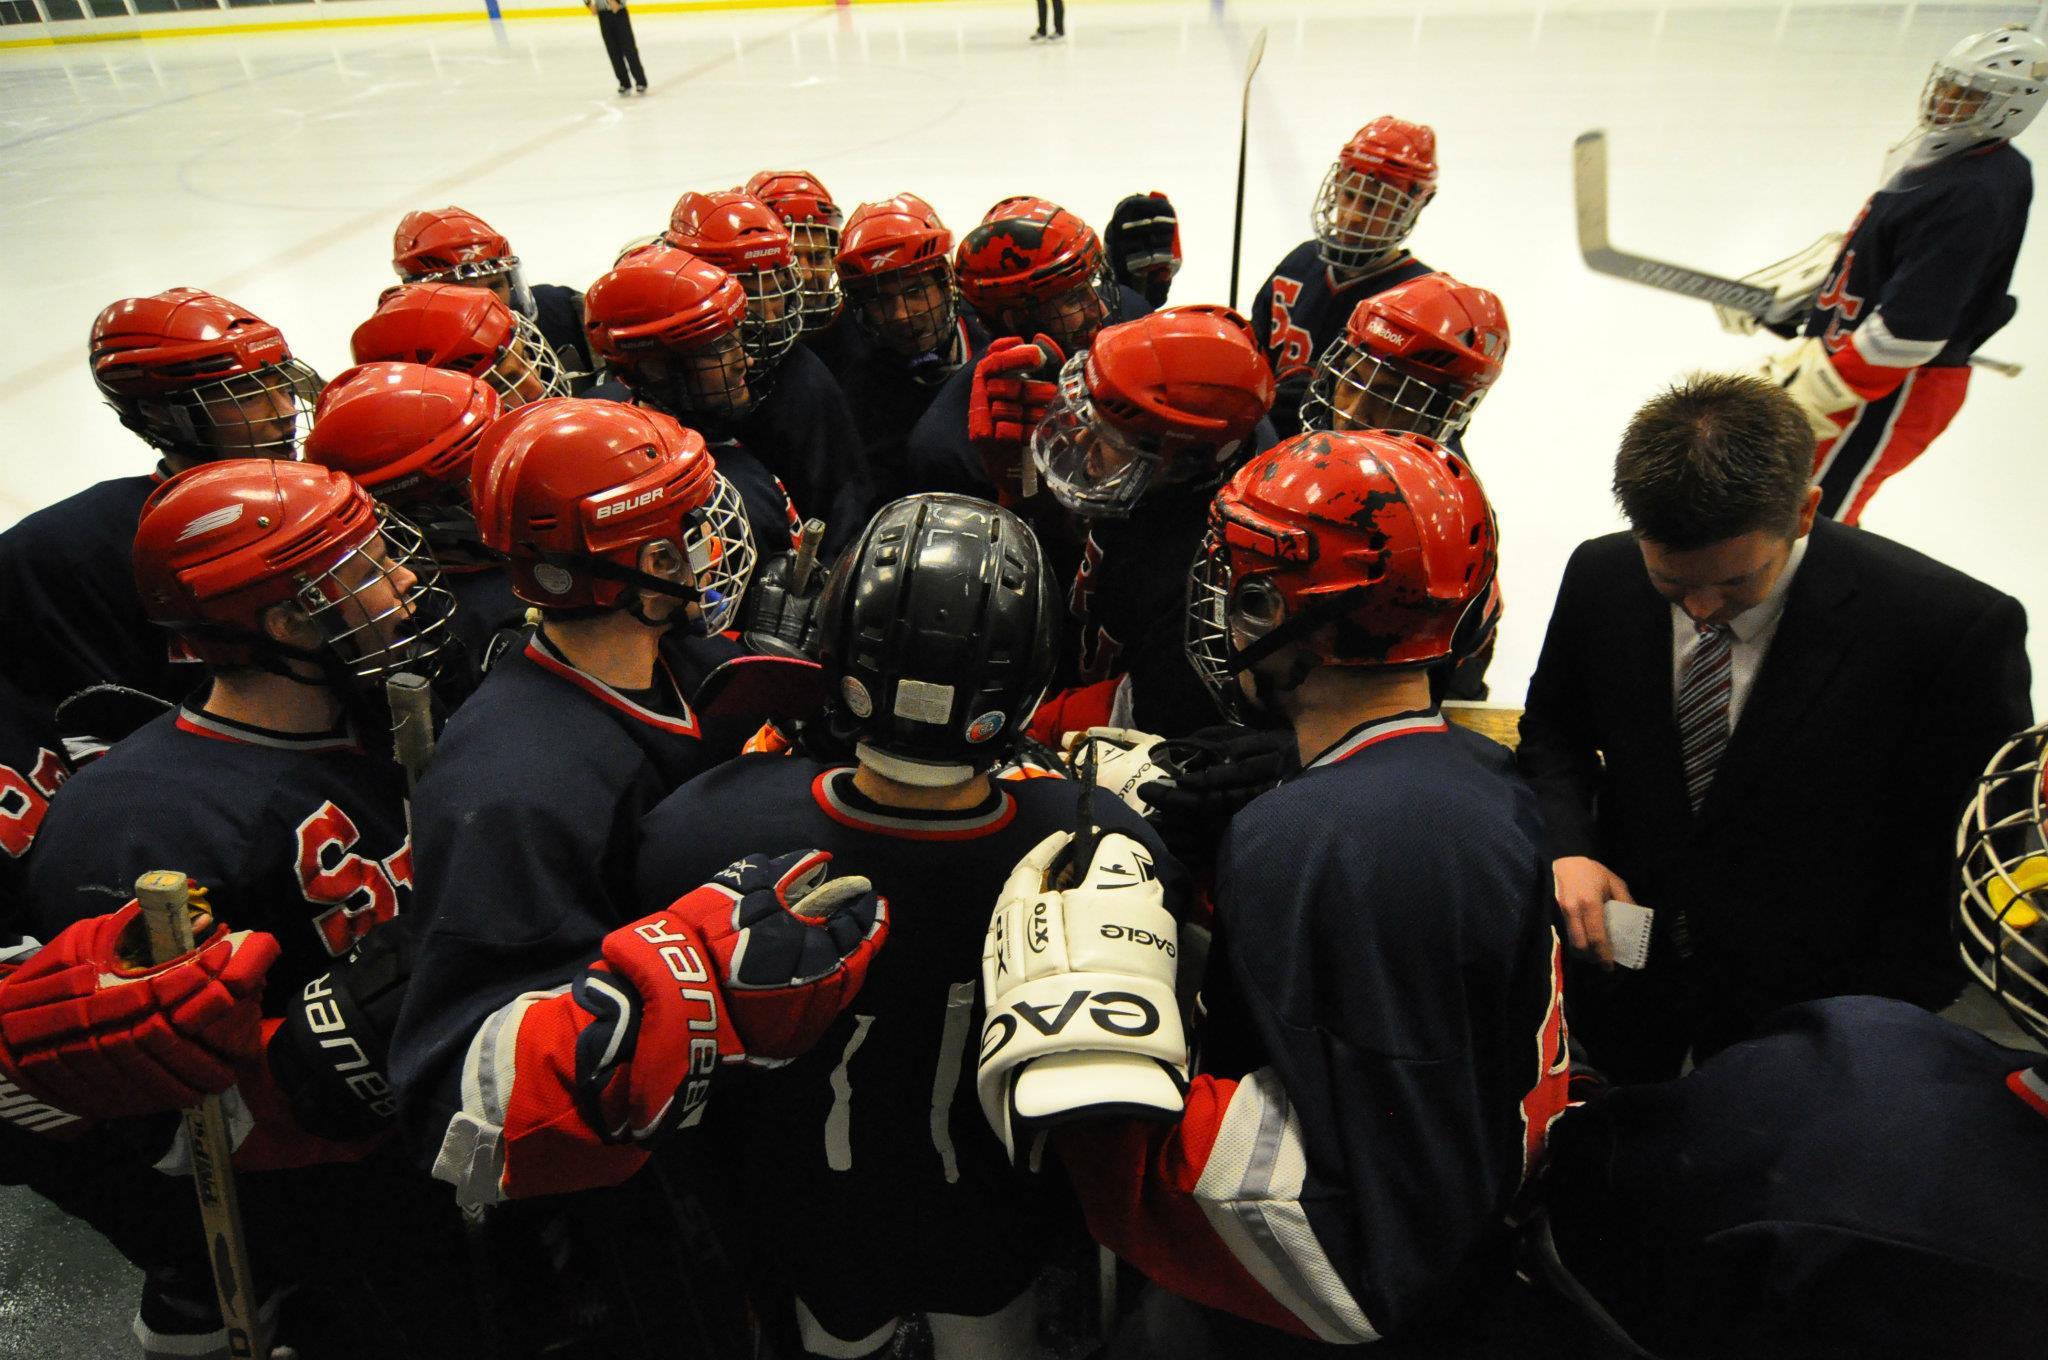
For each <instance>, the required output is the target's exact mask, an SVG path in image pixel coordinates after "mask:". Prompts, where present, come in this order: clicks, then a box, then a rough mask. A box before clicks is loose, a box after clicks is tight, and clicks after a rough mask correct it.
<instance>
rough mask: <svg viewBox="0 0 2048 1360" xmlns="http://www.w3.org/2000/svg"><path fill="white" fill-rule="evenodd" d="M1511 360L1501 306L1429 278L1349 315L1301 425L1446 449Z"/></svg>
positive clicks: (1481, 293)
mask: <svg viewBox="0 0 2048 1360" xmlns="http://www.w3.org/2000/svg"><path fill="white" fill-rule="evenodd" d="M1507 354H1508V316H1507V310H1506V309H1505V308H1504V307H1502V306H1501V302H1500V299H1499V298H1497V297H1495V296H1494V295H1493V294H1492V293H1489V292H1487V291H1486V290H1485V289H1484V288H1474V287H1473V286H1472V285H1471V284H1468V283H1460V282H1458V280H1456V279H1454V278H1452V277H1451V276H1450V275H1449V274H1425V275H1423V276H1422V277H1421V278H1419V279H1411V280H1409V281H1408V282H1407V283H1404V284H1400V285H1398V286H1397V287H1393V288H1389V289H1387V290H1386V291H1385V292H1383V293H1378V294H1375V295H1374V296H1372V297H1369V298H1366V299H1365V300H1364V301H1362V302H1360V303H1359V304H1358V305H1357V306H1356V307H1354V308H1352V310H1351V317H1350V319H1349V320H1348V321H1347V322H1346V323H1345V325H1344V333H1343V334H1342V335H1340V336H1339V337H1337V338H1336V339H1335V340H1332V341H1331V342H1330V346H1329V348H1328V349H1326V350H1324V351H1323V353H1322V356H1321V358H1320V359H1318V360H1317V363H1316V371H1315V377H1314V378H1313V379H1312V380H1311V381H1310V383H1309V387H1308V392H1307V394H1306V395H1305V396H1304V397H1303V398H1302V404H1301V422H1302V425H1303V426H1304V428H1307V429H1316V430H1354V429H1387V430H1407V431H1410V432H1411V433H1414V434H1424V435H1428V436H1429V437H1430V438H1431V439H1448V438H1449V437H1450V436H1451V435H1453V434H1457V433H1459V432H1460V431H1462V430H1463V429H1464V428H1465V426H1466V425H1467V424H1468V423H1470V421H1471V419H1472V413H1473V412H1474V411H1476V410H1477V409H1478V408H1479V402H1480V399H1481V398H1483V397H1484V396H1485V395H1486V393H1487V390H1488V389H1489V388H1491V387H1492V386H1493V385H1494V383H1495V382H1497V381H1498V380H1499V379H1500V373H1501V367H1502V365H1503V364H1504V363H1505V362H1506V360H1507Z"/></svg>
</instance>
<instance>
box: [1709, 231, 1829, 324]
mask: <svg viewBox="0 0 2048 1360" xmlns="http://www.w3.org/2000/svg"><path fill="white" fill-rule="evenodd" d="M1841 253H1842V233H1841V232H1839V231H1831V232H1827V233H1825V234H1824V235H1822V236H1821V238H1820V239H1819V240H1817V241H1815V242H1814V243H1813V244H1812V245H1810V246H1808V247H1807V248H1806V249H1804V250H1802V251H1800V252H1799V253H1798V254H1796V255H1788V256H1786V257H1785V258H1784V259H1782V260H1779V261H1778V262H1777V263H1776V264H1767V265H1765V266H1764V267H1763V268H1762V269H1759V270H1756V271H1755V272H1753V273H1749V274H1744V275H1743V276H1742V281H1743V282H1744V283H1753V284H1755V285H1756V286H1757V287H1759V288H1768V289H1770V290H1771V291H1772V292H1773V294H1774V295H1775V297H1774V300H1773V301H1772V303H1771V305H1770V307H1769V309H1768V310H1766V311H1765V312H1764V314H1763V315H1762V316H1757V315H1754V314H1753V313H1750V312H1745V311H1743V310H1741V309H1740V308H1736V307H1723V306H1722V305H1721V304H1719V303H1718V302H1717V303H1715V304H1714V315H1715V317H1717V318H1718V319H1719V320H1720V322H1721V329H1722V330H1724V331H1727V332H1728V333H1729V334H1730V335H1754V334H1755V333H1756V332H1757V330H1758V329H1759V328H1765V327H1768V328H1769V329H1771V330H1777V329H1778V327H1780V326H1784V325H1787V324H1788V323H1797V322H1798V321H1799V319H1800V318H1801V317H1803V316H1804V315H1805V314H1806V312H1807V311H1808V309H1810V308H1811V307H1812V306H1813V299H1814V295H1815V294H1817V293H1819V292H1820V290H1821V285H1822V284H1824V283H1826V282H1827V280H1828V273H1829V271H1831V270H1832V269H1833V268H1834V267H1835V257H1836V256H1838V255H1840V254H1841ZM1789 333H1790V332H1780V334H1789Z"/></svg>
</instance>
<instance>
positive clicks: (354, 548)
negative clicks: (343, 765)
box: [135, 458, 453, 680]
mask: <svg viewBox="0 0 2048 1360" xmlns="http://www.w3.org/2000/svg"><path fill="white" fill-rule="evenodd" d="M135 583H136V586H137V589H138V590H139V592H140V594H141V597H142V605H143V609H144V610H145V612H147V614H148V615H149V617H150V619H151V620H152V621H153V622H155V623H158V624H161V625H163V626H165V627H167V628H170V629H172V630H173V631H174V632H176V633H177V634H178V635H179V637H180V638H181V639H182V640H183V642H184V643H185V645H186V646H187V647H188V648H189V649H190V650H191V651H192V652H193V653H195V654H196V655H198V656H199V657H200V658H201V659H202V660H204V661H206V662H208V663H210V664H212V665H216V666H250V665H266V664H267V665H269V666H272V667H274V666H276V665H278V664H280V663H279V658H282V657H293V658H298V659H304V660H314V659H318V660H323V661H327V660H332V661H336V662H339V664H340V665H342V666H343V667H345V668H346V669H347V670H348V671H349V672H350V673H352V674H353V675H354V676H355V677H356V678H358V679H360V680H375V679H379V678H381V677H383V676H386V675H389V674H391V673H393V672H395V671H400V670H410V671H414V672H416V673H422V674H431V671H432V666H433V663H434V660H435V658H436V657H437V656H438V654H439V653H440V651H441V649H442V647H443V646H444V645H445V644H446V640H447V629H448V619H449V616H450V614H451V613H452V611H453V600H452V598H451V597H450V596H449V594H448V593H447V591H445V590H443V589H442V588H441V586H440V584H439V575H438V572H437V571H436V569H435V567H434V564H433V559H432V557H431V556H429V555H428V554H427V553H426V552H425V551H424V550H423V548H422V545H421V542H420V536H419V532H418V531H417V530H416V529H414V528H413V527H412V526H411V525H410V524H408V523H407V522H406V521H405V520H403V519H401V518H400V517H398V516H397V515H395V514H393V513H392V512H391V511H390V510H389V509H387V508H384V507H380V506H379V505H377V504H376V502H375V501H373V500H372V499H371V498H370V494H369V493H368V492H367V491H365V490H364V489H363V488H362V487H361V486H360V485H358V484H357V483H356V482H355V481H354V480H353V479H352V478H350V477H349V476H348V475H347V474H346V473H342V472H336V471H334V470H332V469H330V468H326V467H321V466H317V465H315V464H311V463H287V462H281V461H278V460H275V459H253V458H237V459H228V460H223V461H221V462H217V463H207V464H203V465H201V466H199V467H195V468H191V469H188V470H187V471H185V472H182V473H180V474H178V475H177V476H175V477H173V478H171V479H170V480H169V481H167V482H165V483H164V484H163V485H162V486H160V487H158V488H157V489H156V490H155V491H154V492H152V493H151V495H150V497H149V499H148V500H147V501H145V502H144V503H143V507H142V517H141V520H140V522H139V524H138V526H137V528H136V531H135ZM287 603H290V604H296V605H298V606H299V607H300V608H301V609H303V610H304V611H305V612H306V614H307V616H308V617H309V618H310V619H311V620H312V622H313V624H314V626H315V627H316V628H318V629H319V631H320V633H321V635H322V637H323V639H324V642H325V649H326V652H327V653H328V654H330V655H322V653H320V652H315V651H308V650H301V649H297V648H293V647H289V646H286V645H284V644H281V643H279V642H277V641H275V640H273V639H271V638H270V637H269V636H268V635H267V634H266V633H265V631H264V627H263V615H264V613H265V612H266V611H268V610H269V609H270V608H271V607H272V606H274V605H280V604H287Z"/></svg>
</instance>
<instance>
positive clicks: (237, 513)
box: [178, 501, 245, 543]
mask: <svg viewBox="0 0 2048 1360" xmlns="http://www.w3.org/2000/svg"><path fill="white" fill-rule="evenodd" d="M244 508H245V507H244V506H243V504H242V503H241V502H240V501H236V502H235V503H234V504H233V505H223V506H222V507H221V508H220V509H218V510H209V511H207V512H206V513H205V514H203V515H201V516H200V517H199V518H198V519H195V520H193V521H192V522H191V523H190V524H187V525H186V526H185V527H184V528H183V529H181V530H179V532H178V541H179V542H180V543H183V542H184V541H185V540H186V539H188V538H197V537H199V535H201V534H204V533H210V532H212V531H213V530H215V529H221V528H225V527H227V526H228V525H230V524H233V523H234V522H235V521H236V520H238V519H240V518H241V517H242V511H243V509H244Z"/></svg>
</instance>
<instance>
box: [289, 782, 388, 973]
mask: <svg viewBox="0 0 2048 1360" xmlns="http://www.w3.org/2000/svg"><path fill="white" fill-rule="evenodd" d="M361 839H362V832H361V831H359V830H358V829H357V828H356V824H355V820H354V819H353V818H351V817H350V816H349V815H348V814H347V813H346V812H343V811H342V810H341V809H340V808H338V807H336V806H335V805H334V803H333V802H332V801H329V802H326V803H322V804H321V805H320V810H319V811H317V812H315V813H314V814H313V815H312V816H310V817H308V818H306V820H305V821H303V822H300V823H299V828H298V842H299V843H298V857H297V860H296V861H295V867H296V869H297V871H298V877H299V891H300V892H301V893H302V894H304V895H305V898H306V900H307V901H308V902H316V903H319V902H331V903H333V904H334V905H333V907H332V909H331V910H328V911H324V912H322V913H320V914H319V915H318V916H315V917H314V918H313V929H314V930H316V931H318V932H319V935H320V943H321V944H322V945H324V946H325V947H326V949H327V952H328V953H329V954H331V955H333V956H334V957H335V958H340V957H341V956H342V955H343V954H346V953H347V952H348V948H349V946H350V945H352V944H354V943H355V942H356V941H357V940H360V939H361V938H362V937H363V936H365V935H367V934H369V933H370V931H371V930H373V929H375V928H376V927H377V926H379V925H382V924H383V923H384V922H386V921H388V920H390V919H391V918H392V917H394V916H396V915H398V913H399V911H400V910H401V909H402V908H403V906H404V902H403V900H402V899H401V897H400V892H401V890H402V891H403V892H404V894H405V896H407V897H410V896H411V894H412V840H411V838H409V837H408V838H407V839H406V840H405V841H404V843H403V844H401V845H400V846H399V847H398V849H397V850H395V851H393V852H392V854H391V856H390V858H388V859H383V860H375V859H369V858H366V857H364V856H362V855H358V854H356V853H355V845H356V842H357V841H359V840H361Z"/></svg>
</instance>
